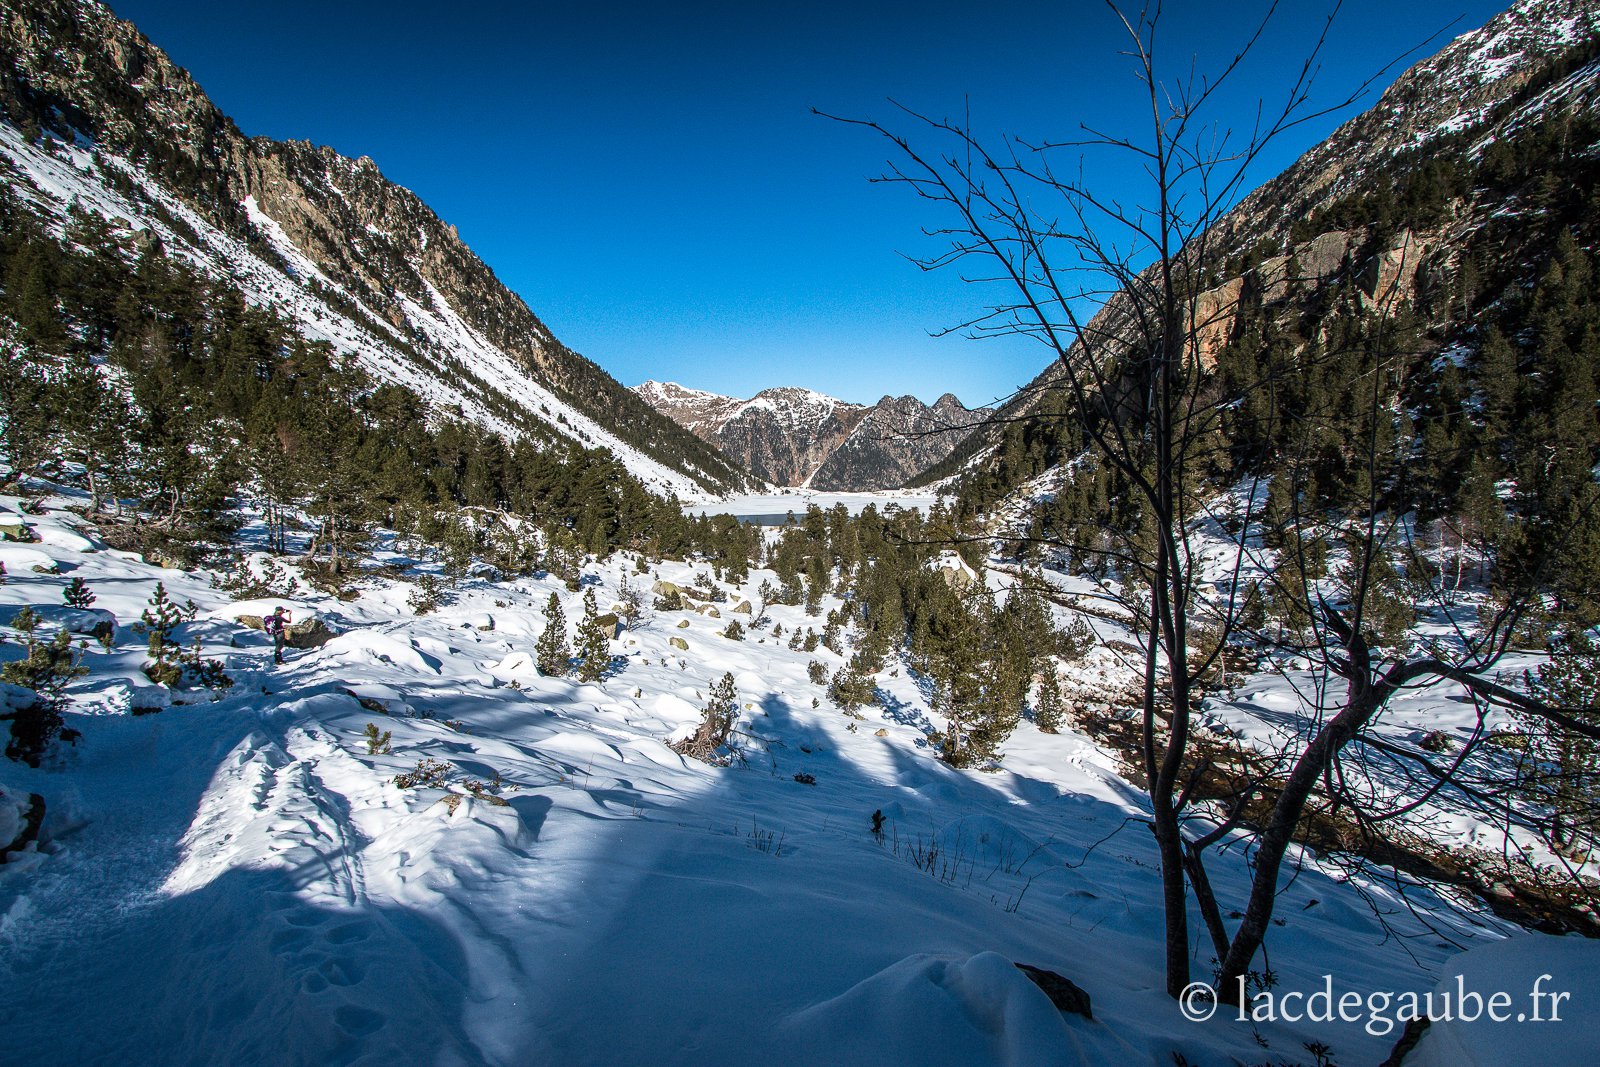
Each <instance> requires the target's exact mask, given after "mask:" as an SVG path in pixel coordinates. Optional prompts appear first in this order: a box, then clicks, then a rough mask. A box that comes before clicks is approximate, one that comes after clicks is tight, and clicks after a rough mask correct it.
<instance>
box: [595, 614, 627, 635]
mask: <svg viewBox="0 0 1600 1067" xmlns="http://www.w3.org/2000/svg"><path fill="white" fill-rule="evenodd" d="M594 621H595V623H596V624H598V625H599V627H600V629H601V630H602V631H604V632H605V635H606V636H607V637H609V638H611V640H613V641H615V640H616V639H617V638H619V637H621V636H622V631H623V630H624V629H625V627H624V626H623V625H622V620H621V619H619V618H617V615H616V613H615V612H610V611H608V612H606V613H605V614H604V615H598V616H596V617H595V620H594Z"/></svg>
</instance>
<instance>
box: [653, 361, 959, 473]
mask: <svg viewBox="0 0 1600 1067" xmlns="http://www.w3.org/2000/svg"><path fill="white" fill-rule="evenodd" d="M634 391H635V392H636V393H638V394H639V396H640V397H642V398H643V399H644V400H645V401H647V402H648V403H649V404H651V406H653V407H654V408H655V409H656V410H657V411H659V412H661V413H662V414H664V415H667V416H669V417H671V418H673V419H675V420H676V421H677V422H678V424H679V425H681V426H683V427H684V428H686V429H688V430H691V431H692V432H694V433H695V434H697V435H699V436H700V437H701V438H703V439H705V440H706V441H709V442H711V443H713V444H715V445H716V446H717V447H718V448H719V449H721V451H722V452H723V453H724V454H725V455H727V456H729V457H730V458H732V459H733V460H734V461H735V462H736V463H738V464H740V465H741V466H743V467H744V469H746V470H748V471H749V472H750V473H752V474H754V475H756V476H757V477H760V478H763V479H765V480H766V481H769V482H772V483H774V484H776V485H787V486H799V485H804V486H809V487H810V488H813V489H822V490H829V491H834V492H848V491H853V490H867V489H895V488H899V487H900V486H902V485H904V484H905V483H906V482H907V481H909V480H910V479H911V478H912V477H913V476H915V475H916V474H917V473H918V472H920V471H922V470H923V469H925V468H926V467H928V466H930V465H932V464H934V463H936V462H938V461H939V460H940V459H942V458H944V457H945V456H946V455H948V454H949V453H950V451H951V450H952V449H953V448H955V447H956V445H958V444H959V443H960V442H961V441H962V440H963V439H965V438H966V436H967V435H968V434H970V433H971V432H972V429H973V427H975V426H976V425H978V424H979V423H981V422H982V421H983V420H984V419H985V418H986V417H988V415H989V414H990V410H989V409H988V408H979V409H977V410H969V409H968V408H966V407H964V406H963V405H962V404H961V402H960V401H959V400H957V399H956V398H955V397H954V396H951V395H950V394H948V393H946V394H945V395H944V396H942V397H940V398H939V400H938V402H937V403H935V404H934V405H933V406H932V407H929V406H928V405H926V404H924V403H922V402H921V401H920V400H918V399H917V398H916V397H914V396H902V397H889V396H886V397H884V398H883V399H882V400H880V401H878V403H876V404H874V405H871V406H870V407H869V406H866V405H862V404H850V403H846V402H845V401H842V400H836V399H834V398H833V397H830V396H824V395H823V394H821V393H816V392H812V391H811V390H809V389H795V388H776V389H764V390H762V391H761V392H759V393H757V394H756V395H755V396H754V397H752V398H750V399H749V400H739V399H737V398H734V397H726V396H721V395H719V394H717V393H708V392H703V391H701V390H698V389H688V388H685V387H684V386H681V385H677V384H675V383H672V382H645V383H644V384H643V385H639V386H635V387H634Z"/></svg>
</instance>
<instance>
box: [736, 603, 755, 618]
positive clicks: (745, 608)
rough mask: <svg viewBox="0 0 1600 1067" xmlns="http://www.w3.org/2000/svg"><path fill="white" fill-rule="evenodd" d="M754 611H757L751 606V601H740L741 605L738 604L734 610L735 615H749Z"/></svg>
mask: <svg viewBox="0 0 1600 1067" xmlns="http://www.w3.org/2000/svg"><path fill="white" fill-rule="evenodd" d="M753 611H755V608H754V607H752V606H751V604H750V601H748V600H741V601H739V603H738V604H736V605H735V606H734V609H733V613H734V614H735V615H749V614H750V613H751V612H753Z"/></svg>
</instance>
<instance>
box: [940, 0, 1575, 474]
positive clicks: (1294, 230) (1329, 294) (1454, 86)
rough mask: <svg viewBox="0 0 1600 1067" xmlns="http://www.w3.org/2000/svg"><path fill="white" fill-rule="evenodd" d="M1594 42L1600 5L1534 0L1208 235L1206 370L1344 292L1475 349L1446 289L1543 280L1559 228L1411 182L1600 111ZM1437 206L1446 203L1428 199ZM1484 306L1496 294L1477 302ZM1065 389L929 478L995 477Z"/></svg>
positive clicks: (1054, 375) (1504, 205) (1464, 194)
mask: <svg viewBox="0 0 1600 1067" xmlns="http://www.w3.org/2000/svg"><path fill="white" fill-rule="evenodd" d="M1596 42H1600V0H1522V2H1519V3H1517V4H1514V5H1513V6H1512V7H1511V8H1509V9H1508V10H1506V11H1505V12H1502V13H1501V14H1500V15H1497V16H1496V17H1495V18H1493V19H1491V20H1490V21H1489V22H1488V23H1486V24H1485V25H1484V26H1482V27H1481V28H1479V29H1478V30H1475V31H1473V32H1471V33H1467V34H1463V35H1462V36H1460V37H1458V38H1457V39H1455V40H1454V41H1452V42H1451V43H1450V44H1449V45H1447V46H1446V47H1445V48H1443V49H1442V50H1441V51H1439V52H1438V53H1437V54H1436V55H1434V56H1432V57H1430V58H1428V59H1425V60H1423V61H1421V62H1419V63H1417V64H1416V65H1414V66H1413V67H1411V68H1410V69H1408V70H1407V71H1406V72H1405V73H1403V74H1402V75H1401V76H1400V77H1399V78H1397V79H1396V80H1395V82H1394V83H1393V84H1392V85H1391V86H1390V87H1389V88H1388V89H1387V90H1386V91H1385V92H1384V93H1383V94H1382V95H1381V96H1380V97H1379V99H1378V101H1377V102H1376V104H1375V105H1374V106H1373V107H1372V108H1371V109H1369V110H1368V111H1366V112H1364V113H1362V114H1361V115H1358V116H1356V117H1355V118H1353V119H1351V120H1350V121H1348V122H1346V123H1345V124H1344V125H1343V126H1341V127H1340V128H1339V129H1338V130H1336V131H1334V133H1333V134H1332V135H1331V136H1330V137H1329V138H1328V139H1327V140H1326V141H1324V142H1322V143H1321V144H1319V145H1317V146H1316V147H1314V148H1312V149H1311V150H1309V151H1308V152H1306V153H1305V155H1303V156H1302V157H1301V158H1300V159H1299V160H1298V161H1296V162H1295V163H1294V164H1293V165H1292V166H1291V167H1289V168H1288V169H1287V170H1286V171H1284V173H1282V174H1280V175H1279V176H1277V177H1276V178H1273V179H1272V180H1270V181H1268V182H1266V183H1264V184H1263V185H1261V186H1260V187H1259V188H1257V189H1256V190H1255V191H1253V192H1251V193H1250V194H1249V195H1248V196H1246V197H1244V198H1243V199H1242V200H1241V201H1240V203H1239V204H1238V205H1237V206H1236V207H1235V208H1234V209H1233V210H1232V211H1230V212H1229V213H1227V214H1226V215H1225V216H1224V217H1223V218H1222V219H1220V220H1219V222H1218V223H1217V224H1216V226H1215V227H1214V228H1213V230H1212V231H1211V232H1210V233H1209V234H1208V240H1209V241H1210V247H1211V248H1212V249H1213V250H1214V258H1215V262H1216V269H1215V270H1214V271H1213V272H1212V273H1213V276H1214V277H1215V276H1220V277H1219V280H1218V281H1217V283H1216V284H1215V286H1214V287H1213V288H1211V289H1209V290H1207V291H1205V292H1203V293H1202V294H1201V295H1200V296H1199V297H1198V298H1197V301H1196V304H1195V315H1194V319H1195V321H1196V322H1197V323H1198V324H1199V326H1198V329H1197V336H1196V341H1197V344H1198V352H1197V353H1196V357H1197V359H1198V361H1199V362H1200V364H1201V365H1202V366H1208V367H1209V366H1210V365H1211V364H1212V362H1213V361H1214V359H1215V356H1216V353H1217V351H1218V350H1219V349H1220V348H1221V347H1222V346H1223V345H1225V344H1227V343H1228V342H1229V340H1230V339H1231V338H1233V337H1234V336H1235V331H1236V329H1237V327H1238V325H1239V322H1240V319H1239V315H1240V312H1241V309H1243V308H1245V307H1247V306H1254V307H1261V306H1266V307H1268V308H1276V309H1277V311H1276V313H1277V314H1280V315H1284V316H1295V315H1298V316H1310V317H1311V318H1310V319H1307V320H1306V322H1310V321H1312V320H1314V319H1315V317H1317V316H1318V315H1320V314H1322V313H1324V312H1325V311H1326V305H1328V304H1329V303H1330V302H1331V301H1333V300H1335V299H1336V297H1335V296H1334V294H1336V293H1337V294H1342V297H1349V298H1353V299H1355V300H1356V301H1358V302H1359V303H1360V304H1361V305H1363V306H1365V307H1366V308H1368V309H1369V310H1375V309H1378V308H1379V307H1382V308H1384V309H1387V310H1388V311H1390V312H1395V311H1401V310H1403V311H1404V313H1405V314H1407V315H1415V316H1417V317H1418V318H1419V319H1420V320H1421V322H1422V323H1423V324H1424V325H1425V326H1426V327H1427V329H1428V332H1429V334H1430V336H1431V338H1432V340H1431V343H1432V344H1433V345H1434V346H1436V347H1437V348H1439V349H1444V348H1447V347H1449V346H1450V345H1452V344H1462V343H1464V344H1466V349H1465V350H1468V351H1470V350H1471V349H1472V348H1473V347H1475V346H1476V342H1475V341H1472V340H1471V338H1470V335H1471V333H1472V323H1471V321H1470V319H1469V318H1467V317H1465V316H1466V308H1467V306H1468V305H1469V304H1471V303H1473V301H1465V302H1463V301H1461V300H1459V299H1452V298H1451V297H1450V296H1449V295H1448V294H1450V293H1451V292H1452V291H1455V290H1459V289H1460V288H1461V287H1462V285H1463V280H1462V276H1463V272H1475V273H1481V274H1483V275H1484V277H1485V279H1486V281H1485V282H1484V284H1491V283H1490V282H1489V281H1487V279H1489V278H1491V277H1492V278H1493V279H1495V281H1494V283H1493V284H1500V285H1509V286H1522V287H1525V286H1527V285H1529V284H1531V281H1532V278H1533V276H1534V269H1535V268H1534V264H1535V263H1536V262H1537V261H1538V259H1539V257H1540V256H1541V255H1544V254H1547V253H1548V251H1549V247H1548V246H1549V244H1550V235H1549V234H1548V233H1545V232H1544V230H1547V229H1548V227H1545V226H1543V225H1542V223H1540V222H1539V221H1538V220H1537V219H1535V218H1534V216H1535V215H1537V214H1538V213H1539V211H1540V210H1541V209H1540V208H1539V206H1538V205H1537V204H1535V203H1534V202H1533V200H1534V199H1535V198H1534V197H1530V196H1527V195H1524V194H1526V193H1528V192H1530V190H1523V189H1507V188H1500V187H1489V186H1483V185H1480V186H1478V187H1476V188H1467V189H1455V190H1452V191H1450V192H1448V193H1446V194H1444V195H1443V196H1442V197H1437V198H1434V197H1433V193H1432V192H1431V191H1430V190H1429V189H1428V188H1427V182H1425V181H1420V180H1412V179H1413V178H1414V176H1416V175H1417V174H1419V172H1424V171H1426V170H1427V169H1428V168H1435V170H1436V171H1437V172H1438V173H1445V172H1449V171H1452V170H1453V171H1456V172H1458V173H1468V174H1472V173H1477V172H1479V170H1480V168H1482V167H1483V165H1484V161H1485V158H1486V155H1487V154H1490V153H1492V152H1494V151H1497V150H1505V151H1515V150H1514V149H1513V148H1512V147H1511V146H1513V145H1515V144H1517V143H1518V141H1519V140H1520V139H1521V138H1522V137H1523V135H1524V134H1525V133H1526V132H1527V131H1528V130H1529V129H1531V128H1532V127H1534V126H1536V125H1538V124H1540V123H1541V122H1542V121H1543V120H1544V119H1546V118H1548V117H1549V116H1551V115H1558V114H1559V115H1568V116H1576V115H1585V114H1592V113H1594V112H1595V111H1596V110H1597V109H1600V60H1597V59H1596V58H1595V55H1596V52H1597V50H1600V45H1597V44H1596ZM1568 150H1570V151H1571V152H1579V153H1581V152H1583V151H1586V150H1587V151H1593V150H1594V146H1585V145H1570V146H1568ZM1394 195H1398V196H1399V200H1398V201H1396V200H1395V199H1394ZM1385 197H1390V199H1389V200H1387V201H1385V199H1384V198H1385ZM1430 198H1433V199H1436V200H1437V201H1438V202H1428V203H1426V204H1425V203H1423V201H1429V200H1430ZM1536 233H1537V236H1536ZM1475 301H1476V304H1477V305H1478V306H1482V305H1485V304H1492V303H1493V302H1494V296H1493V294H1490V293H1483V292H1480V293H1477V294H1476V296H1475ZM1303 327H1304V324H1302V326H1301V327H1299V328H1303ZM1124 329H1127V330H1131V329H1132V324H1131V323H1130V322H1129V321H1128V320H1127V312H1126V309H1125V307H1124V306H1123V304H1122V303H1121V302H1120V301H1119V300H1118V299H1116V298H1113V299H1112V300H1111V301H1110V302H1109V303H1108V304H1107V306H1106V307H1104V308H1103V309H1102V310H1101V311H1100V313H1099V314H1098V315H1097V316H1096V317H1095V319H1094V320H1093V321H1092V322H1091V323H1090V324H1089V326H1088V331H1089V332H1090V333H1092V334H1094V335H1096V336H1100V337H1106V336H1117V335H1118V334H1119V331H1122V330H1124ZM1313 332H1314V330H1313ZM1464 339H1465V340H1464ZM1057 380H1058V370H1057V368H1056V367H1055V366H1054V365H1052V366H1050V367H1046V368H1045V369H1044V370H1043V371H1042V372H1041V373H1040V375H1039V376H1038V377H1037V378H1036V379H1035V380H1034V381H1033V382H1031V383H1030V384H1029V385H1028V386H1026V387H1024V388H1023V389H1022V390H1020V391H1019V392H1018V394H1017V397H1016V399H1015V400H1013V401H1012V403H1011V404H1009V405H1008V406H1007V407H1006V408H1005V409H1004V410H1003V411H1002V415H1003V416H1005V417H1004V418H1002V419H997V420H995V421H994V423H993V424H992V425H991V426H990V427H988V428H985V429H983V430H981V431H980V432H978V433H974V434H972V435H971V436H969V437H968V439H967V440H966V441H965V442H964V443H963V444H962V445H961V447H960V448H958V449H957V450H956V451H955V452H954V453H953V454H952V455H950V456H949V457H947V458H946V460H944V461H943V462H942V463H941V464H939V465H938V466H936V467H934V468H933V469H931V470H930V471H928V472H925V474H924V475H923V476H922V477H921V478H920V479H919V480H918V481H919V482H920V483H922V484H928V483H932V482H936V481H940V480H942V479H946V478H951V477H954V476H957V475H960V474H962V473H964V472H972V471H977V470H980V469H985V468H987V467H988V466H989V465H991V464H992V463H993V462H994V459H995V457H996V456H998V454H999V448H1000V444H1001V436H1002V430H1001V427H1003V426H1004V425H1008V424H1012V423H1014V422H1015V421H1016V419H1018V418H1021V417H1025V416H1026V415H1028V413H1030V412H1034V411H1039V410H1041V407H1042V405H1044V404H1045V402H1046V399H1047V398H1050V397H1052V394H1055V393H1058V391H1057V390H1055V389H1054V388H1053V387H1054V385H1055V384H1056V382H1057Z"/></svg>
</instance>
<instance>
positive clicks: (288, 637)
mask: <svg viewBox="0 0 1600 1067" xmlns="http://www.w3.org/2000/svg"><path fill="white" fill-rule="evenodd" d="M333 638H334V633H333V631H332V630H330V629H328V624H327V623H325V622H323V621H322V620H321V619H305V620H303V621H301V622H296V623H290V624H289V626H288V627H287V628H285V630H284V632H283V641H284V644H286V645H288V646H289V647H290V648H321V647H322V646H323V645H325V644H327V643H328V642H329V641H332V640H333Z"/></svg>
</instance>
